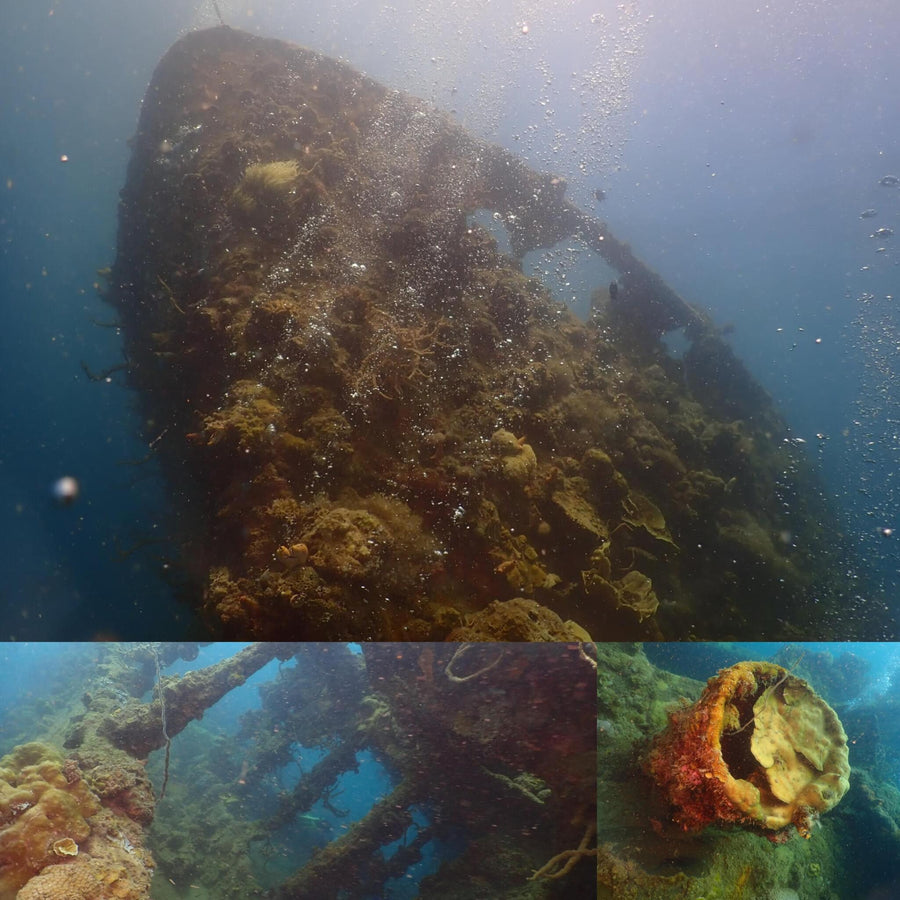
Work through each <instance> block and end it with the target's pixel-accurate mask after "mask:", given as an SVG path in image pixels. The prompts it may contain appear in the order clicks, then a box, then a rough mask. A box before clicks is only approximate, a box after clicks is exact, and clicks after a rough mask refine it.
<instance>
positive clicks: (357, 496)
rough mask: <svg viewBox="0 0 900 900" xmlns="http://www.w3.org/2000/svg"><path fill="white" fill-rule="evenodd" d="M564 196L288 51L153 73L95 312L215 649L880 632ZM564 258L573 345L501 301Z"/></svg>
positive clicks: (752, 400) (181, 50)
mask: <svg viewBox="0 0 900 900" xmlns="http://www.w3.org/2000/svg"><path fill="white" fill-rule="evenodd" d="M565 190H566V185H565V182H564V181H563V180H562V179H560V178H557V177H553V176H551V175H546V174H539V173H537V172H534V171H532V170H531V169H529V168H528V167H527V166H526V165H525V164H523V163H522V162H521V161H519V160H518V159H516V158H515V157H514V156H513V155H511V154H510V153H508V152H507V151H505V150H503V149H501V148H499V147H497V146H493V145H491V144H488V143H486V142H484V141H481V140H479V139H477V138H475V137H473V136H472V135H471V134H469V133H468V132H466V131H465V130H464V129H463V128H461V127H460V126H458V125H457V124H455V123H454V122H453V121H452V120H451V119H450V118H449V117H448V116H447V115H444V114H442V113H440V112H438V111H436V110H435V109H433V108H432V107H431V106H429V105H428V104H426V103H424V102H421V101H418V100H416V99H414V98H412V97H410V96H407V95H405V94H403V93H400V92H398V91H394V90H389V89H387V88H385V87H383V86H381V85H379V84H378V83H376V82H374V81H372V80H371V79H369V78H367V77H365V76H364V75H362V74H360V73H358V72H356V71H354V70H353V69H352V68H350V67H349V66H347V65H345V64H343V63H341V62H337V61H335V60H332V59H329V58H327V57H324V56H322V55H320V54H317V53H314V52H311V51H308V50H305V49H302V48H300V47H297V46H293V45H289V44H286V43H283V42H280V41H276V40H269V39H264V38H261V37H256V36H253V35H250V34H246V33H243V32H240V31H238V30H234V29H231V28H227V27H222V28H214V29H211V30H207V31H200V32H195V33H192V34H189V35H187V36H186V37H184V38H183V39H181V40H180V41H179V42H178V43H177V44H175V45H174V46H173V47H172V49H171V50H170V51H169V52H168V53H167V54H166V56H165V57H164V58H163V60H162V62H161V63H160V64H159V66H158V68H157V70H156V73H155V74H154V77H153V80H152V83H151V85H150V87H149V89H148V91H147V95H146V98H145V101H144V104H143V107H142V110H141V116H140V123H139V127H138V131H137V134H136V136H135V138H134V142H133V155H132V159H131V162H130V166H129V170H128V178H127V183H126V185H125V188H124V190H123V191H122V199H121V208H120V224H119V238H118V254H117V257H116V260H115V264H114V266H113V267H112V270H111V272H110V277H109V285H108V288H107V289H106V292H105V294H106V297H107V299H108V301H109V302H110V303H111V304H112V306H113V307H114V308H115V310H116V311H117V316H118V325H119V326H120V327H121V330H122V334H123V336H124V350H125V357H126V362H125V366H124V367H125V368H126V370H127V379H128V381H129V383H130V384H131V385H132V386H133V387H134V388H135V389H136V391H137V393H138V395H139V398H140V403H141V407H142V410H143V414H144V416H145V423H146V424H145V437H146V440H147V443H148V444H149V445H150V449H151V455H152V456H154V457H155V458H158V460H159V461H160V464H161V466H162V468H163V470H164V473H165V475H166V477H167V479H168V482H169V484H170V488H171V492H172V503H173V507H174V509H173V521H172V523H171V526H170V531H171V534H172V537H173V540H174V541H176V542H177V544H178V553H177V556H178V560H177V562H178V566H177V570H178V572H179V581H178V584H179V588H180V590H181V593H182V595H183V596H184V597H185V599H186V601H187V602H188V603H190V604H191V605H192V606H193V607H195V608H197V609H199V610H201V612H202V615H203V616H204V618H205V621H206V622H207V623H208V625H209V627H210V628H211V629H212V630H213V631H214V632H215V633H218V634H223V635H234V636H240V637H248V636H251V637H256V638H261V639H272V638H273V637H274V638H283V637H294V638H301V637H302V638H310V639H317V640H426V641H430V640H438V641H442V640H451V641H452V640H463V641H471V640H501V641H503V640H506V641H514V640H574V641H583V640H588V639H589V638H590V637H591V636H593V637H594V638H600V637H602V638H608V639H615V640H618V639H681V638H687V637H692V638H728V637H732V636H738V637H740V638H743V639H747V638H788V639H790V638H797V637H804V636H806V637H813V638H818V639H821V638H827V637H828V636H832V635H840V637H841V638H850V637H856V638H866V637H871V638H880V637H885V636H887V635H889V634H890V633H892V632H893V627H894V626H893V624H892V623H891V621H890V618H889V615H888V613H887V612H886V608H885V605H884V604H883V603H882V602H880V601H878V600H877V598H871V597H867V596H865V590H864V588H863V587H862V581H861V580H860V578H859V577H858V576H857V575H855V574H853V572H852V568H853V567H852V565H850V564H849V563H848V560H847V553H846V552H845V551H846V550H847V541H846V540H845V539H844V538H843V536H842V535H841V534H840V532H839V529H838V527H837V523H836V520H835V518H834V516H833V515H832V512H831V511H830V509H829V508H828V506H827V503H826V502H825V501H824V500H823V498H822V492H821V489H820V487H819V485H818V483H817V480H816V477H815V474H814V472H813V470H812V467H811V466H810V465H809V463H808V461H807V459H806V458H805V456H804V454H803V450H802V447H801V446H800V445H799V443H798V442H795V441H793V440H792V439H791V436H790V434H789V431H788V429H787V427H786V425H785V423H784V422H783V421H782V419H781V418H780V417H779V415H778V413H777V411H776V409H775V408H774V406H773V404H772V402H771V400H770V398H769V397H768V396H767V395H766V393H765V392H764V391H763V390H762V388H761V387H760V386H759V385H758V384H757V383H756V382H754V380H753V379H752V377H751V376H750V375H749V373H748V372H747V370H746V369H745V367H744V366H743V365H742V363H741V362H740V361H739V360H738V359H737V358H736V356H735V354H734V353H733V351H732V350H731V348H730V347H729V345H728V343H727V342H726V340H725V339H724V338H723V336H722V333H721V331H720V330H719V329H718V328H717V327H716V326H715V324H714V323H713V322H712V321H711V320H710V318H709V317H708V316H707V315H705V314H704V313H703V312H702V311H700V310H698V309H696V308H695V307H693V306H692V305H690V304H688V303H686V302H685V301H684V300H682V299H681V298H680V297H679V296H678V295H677V294H675V292H674V291H672V290H671V289H670V288H669V287H668V286H667V285H666V284H665V283H664V282H663V281H662V280H661V279H660V278H659V277H658V276H657V275H656V274H655V273H653V272H652V271H650V270H649V269H647V267H646V266H644V265H643V264H642V263H641V262H640V261H639V260H638V259H637V258H636V257H635V256H634V254H633V253H632V252H631V250H630V248H629V247H628V246H627V245H626V244H624V243H622V242H620V241H619V240H617V239H616V238H615V236H614V235H613V234H612V233H611V232H610V230H609V229H608V227H607V226H606V225H605V224H604V223H603V222H600V221H598V220H596V219H595V218H593V217H592V216H590V215H588V214H586V213H585V212H583V211H582V210H580V209H579V208H577V207H576V206H574V205H573V204H571V203H569V202H568V201H567V200H566V199H565ZM479 214H487V215H489V216H490V217H492V218H491V221H493V222H494V223H495V224H496V225H497V227H501V226H502V228H503V230H504V231H505V234H506V237H507V238H508V242H509V247H510V252H508V253H504V252H502V251H501V250H500V249H499V246H498V241H497V239H496V237H495V235H494V234H493V233H492V232H491V231H490V230H489V229H488V228H486V227H484V226H483V225H481V224H478V221H480V220H477V218H476V217H477V216H478V215H479ZM567 240H569V241H571V240H578V241H582V242H584V244H586V245H587V246H588V247H590V248H591V249H592V250H593V251H594V252H596V253H597V254H598V255H599V256H600V257H601V258H602V259H603V260H604V261H605V262H606V264H607V265H608V266H609V267H611V269H612V270H613V271H614V272H615V273H616V280H615V281H614V283H613V284H611V285H610V286H609V287H608V288H607V287H606V286H598V288H597V291H596V292H595V304H594V310H593V313H592V315H591V317H590V319H589V321H580V320H579V319H578V318H577V317H576V316H575V315H574V314H573V313H572V312H571V311H570V310H568V309H567V308H566V307H565V306H564V305H563V304H561V303H559V302H558V301H556V300H555V299H554V298H553V296H552V295H551V292H550V290H549V289H548V288H547V287H546V286H545V285H544V284H543V283H542V282H541V281H540V280H539V279H537V278H534V277H529V276H528V275H526V274H525V273H524V271H523V265H522V260H523V258H524V256H525V255H526V254H527V253H529V252H531V251H534V250H538V249H541V248H552V247H554V246H556V245H557V244H558V243H559V242H560V241H567ZM674 331H680V332H682V333H683V334H684V336H685V338H686V339H687V341H688V342H689V347H688V349H687V351H686V352H685V353H684V355H683V357H681V358H678V359H676V358H674V356H673V355H670V354H669V353H668V352H667V350H666V346H665V344H664V342H663V341H662V338H663V336H664V335H666V334H668V333H670V332H674Z"/></svg>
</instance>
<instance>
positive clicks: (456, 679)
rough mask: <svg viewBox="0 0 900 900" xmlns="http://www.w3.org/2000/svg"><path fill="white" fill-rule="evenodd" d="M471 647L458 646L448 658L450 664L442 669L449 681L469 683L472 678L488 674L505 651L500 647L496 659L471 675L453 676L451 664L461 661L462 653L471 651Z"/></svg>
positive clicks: (469, 645)
mask: <svg viewBox="0 0 900 900" xmlns="http://www.w3.org/2000/svg"><path fill="white" fill-rule="evenodd" d="M472 646H473V645H472V644H460V645H459V646H458V647H457V648H456V652H455V653H454V654H453V656H451V657H450V662H448V663H447V667H446V668H445V669H444V674H445V675H446V676H447V678H449V679H450V681H453V682H455V683H456V684H462V683H463V682H464V681H471V680H472V679H473V678H477V677H478V676H479V675H484V673H485V672H489V671H490V670H491V669H493V668H494V666H496V665H497V663H498V662H500V660H501V659H503V655H504V654H505V653H506V651H505V650H504V649H503V648H502V647H501V648H500V652H499V653H498V654H497V657H496V658H495V659H494V660H493V661H492V662H489V663H488V664H487V665H486V666H484V667H483V668H481V669H478V671H477V672H473V673H472V674H471V675H455V674H454V673H453V672H452V669H453V663H455V662H456V661H457V660H459V659H461V658H462V656H463V654H464V653H466V652H468V651H469V650H471V649H472Z"/></svg>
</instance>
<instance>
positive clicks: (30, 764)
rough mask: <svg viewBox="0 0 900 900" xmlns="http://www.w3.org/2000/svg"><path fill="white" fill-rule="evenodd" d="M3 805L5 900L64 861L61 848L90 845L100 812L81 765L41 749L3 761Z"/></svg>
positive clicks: (0, 842)
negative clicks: (66, 844) (57, 846)
mask: <svg viewBox="0 0 900 900" xmlns="http://www.w3.org/2000/svg"><path fill="white" fill-rule="evenodd" d="M0 801H2V802H0V808H2V810H3V812H2V815H0V900H15V897H16V892H17V891H18V890H19V888H21V887H22V886H23V885H24V884H25V883H26V882H27V881H28V879H29V878H31V876H32V875H35V874H36V873H37V872H39V871H41V869H43V868H44V866H47V865H50V864H51V863H58V862H59V861H60V857H59V855H58V854H56V853H54V850H53V846H54V844H55V843H57V842H58V841H62V840H64V839H66V838H69V839H71V840H72V841H74V842H75V843H76V844H78V843H81V842H83V841H85V840H86V839H87V838H88V836H89V835H90V832H91V828H90V825H89V824H88V822H87V819H88V818H89V817H90V816H92V815H94V814H95V813H96V812H97V811H98V810H99V809H100V804H99V802H98V801H97V798H96V797H95V796H94V795H93V793H91V791H90V789H89V788H88V787H87V785H86V784H85V783H84V782H83V781H82V780H81V777H80V772H79V771H78V767H77V766H76V765H75V763H74V762H73V761H71V760H70V761H64V760H63V758H62V756H61V755H60V754H59V752H58V751H56V750H55V749H54V748H52V747H48V746H47V745H45V744H37V743H32V744H24V745H22V746H20V747H16V748H15V749H14V750H13V751H12V753H10V754H8V755H7V756H4V757H3V758H2V759H0Z"/></svg>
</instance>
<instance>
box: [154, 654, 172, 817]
mask: <svg viewBox="0 0 900 900" xmlns="http://www.w3.org/2000/svg"><path fill="white" fill-rule="evenodd" d="M153 656H154V658H155V659H156V693H157V694H158V695H159V710H160V714H161V716H162V733H163V737H164V738H165V739H166V763H165V766H164V768H163V783H162V788H161V789H160V792H159V797H157V802H159V801H160V800H162V798H163V797H165V796H166V785H167V784H168V783H169V754H170V752H171V750H172V738H170V737H169V732H168V731H167V730H166V701H165V700H164V699H163V689H162V673H161V672H160V668H159V646H158V645H154V647H153Z"/></svg>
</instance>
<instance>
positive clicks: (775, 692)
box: [645, 662, 850, 840]
mask: <svg viewBox="0 0 900 900" xmlns="http://www.w3.org/2000/svg"><path fill="white" fill-rule="evenodd" d="M645 767H646V770H647V772H648V773H649V774H650V775H651V777H652V778H653V779H654V780H655V781H656V782H657V784H658V785H659V786H660V787H661V788H662V790H663V792H664V794H665V795H666V797H667V799H668V800H669V802H670V803H671V805H672V806H673V808H674V819H675V821H676V822H678V823H679V824H680V825H681V826H682V827H683V828H685V829H687V830H695V829H699V828H703V827H705V826H706V825H711V824H719V825H721V824H727V823H732V824H738V825H743V826H748V827H752V828H757V829H760V830H762V831H764V832H765V833H767V834H769V836H770V837H773V839H778V840H781V839H784V838H786V837H788V836H789V834H790V832H788V831H786V829H788V827H789V826H791V825H793V826H795V827H796V829H797V831H798V832H799V833H800V834H802V835H803V836H804V837H809V833H810V828H811V827H812V825H813V823H814V822H815V820H816V818H817V817H818V816H819V815H820V814H822V813H824V812H827V811H828V810H830V809H832V808H833V807H834V806H835V805H837V803H838V802H839V801H840V800H841V798H842V797H843V796H844V794H845V793H846V792H847V790H848V788H849V777H850V764H849V761H848V753H847V735H846V734H845V733H844V729H843V727H842V726H841V723H840V720H839V719H838V717H837V715H836V714H835V712H834V710H833V709H832V708H831V707H830V706H829V705H828V704H827V703H826V702H825V701H824V700H823V699H822V698H821V697H819V696H818V695H817V694H816V693H815V691H814V690H813V689H812V688H811V687H810V686H809V685H808V684H807V683H806V682H805V681H803V679H801V678H798V677H796V676H795V675H792V674H791V673H790V672H788V671H787V670H785V669H783V668H782V667H781V666H777V665H774V664H773V663H767V662H742V663H738V664H737V665H734V666H731V667H730V668H728V669H723V670H722V671H721V672H719V673H718V675H716V676H715V677H714V678H711V679H710V680H709V682H708V684H707V686H706V689H705V690H704V692H703V694H702V695H701V697H700V699H699V700H698V701H697V702H696V703H695V704H694V705H693V706H689V707H686V708H684V709H681V710H678V711H677V712H675V713H672V714H671V715H670V717H669V726H668V728H667V729H666V730H665V731H664V732H663V733H662V734H660V735H659V736H658V737H657V738H656V739H655V741H654V743H653V745H652V747H651V749H650V752H649V754H648V755H647V758H646V760H645ZM775 833H779V834H778V836H777V837H776V835H775Z"/></svg>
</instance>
